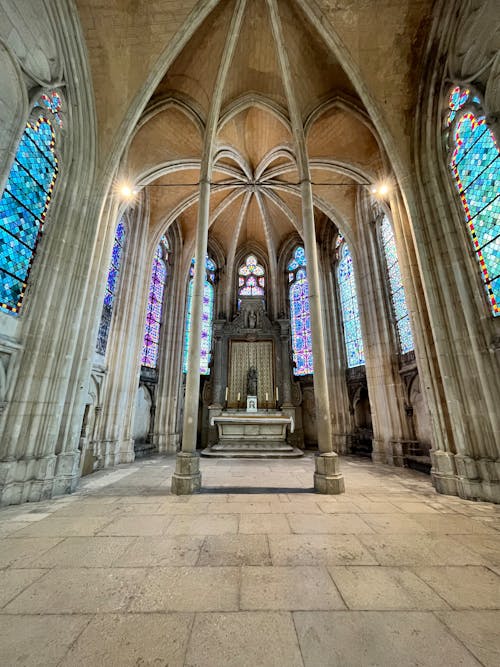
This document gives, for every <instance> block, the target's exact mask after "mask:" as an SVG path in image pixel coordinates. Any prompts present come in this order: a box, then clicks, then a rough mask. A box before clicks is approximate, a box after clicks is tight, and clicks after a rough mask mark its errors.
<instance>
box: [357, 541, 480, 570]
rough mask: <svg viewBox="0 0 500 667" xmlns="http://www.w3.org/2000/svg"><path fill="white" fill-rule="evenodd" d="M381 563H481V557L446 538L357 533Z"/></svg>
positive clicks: (423, 564)
mask: <svg viewBox="0 0 500 667" xmlns="http://www.w3.org/2000/svg"><path fill="white" fill-rule="evenodd" d="M358 537H359V539H360V541H361V542H362V543H363V545H364V546H365V547H366V548H367V549H368V550H369V551H370V552H371V553H372V554H373V556H374V557H375V558H376V559H377V561H378V562H379V563H380V565H422V566H425V565H482V564H483V562H484V558H482V557H481V556H480V555H479V554H477V553H475V552H474V551H472V549H468V548H467V547H464V546H461V545H459V544H457V543H456V542H454V541H453V540H452V539H451V538H449V537H439V536H433V535H428V534H425V535H424V534H421V535H359V536H358Z"/></svg>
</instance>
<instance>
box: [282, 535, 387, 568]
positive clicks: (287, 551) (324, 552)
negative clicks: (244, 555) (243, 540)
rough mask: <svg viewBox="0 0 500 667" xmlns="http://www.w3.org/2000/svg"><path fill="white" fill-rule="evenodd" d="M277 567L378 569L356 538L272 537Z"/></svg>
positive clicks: (340, 536) (349, 536) (319, 536)
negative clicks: (353, 566) (329, 566)
mask: <svg viewBox="0 0 500 667" xmlns="http://www.w3.org/2000/svg"><path fill="white" fill-rule="evenodd" d="M269 547H270V549H271V559H272V562H273V565H315V564H318V563H330V564H332V565H351V564H353V565H376V564H377V561H376V560H375V558H374V557H373V556H372V555H371V554H370V552H369V551H368V549H366V548H365V547H364V546H363V545H362V544H361V542H360V541H359V539H358V538H357V537H355V536H354V535H269Z"/></svg>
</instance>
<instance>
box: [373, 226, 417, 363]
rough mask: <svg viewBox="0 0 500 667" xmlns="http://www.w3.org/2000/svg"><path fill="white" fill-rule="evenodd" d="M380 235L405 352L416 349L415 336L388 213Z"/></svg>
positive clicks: (400, 346) (399, 340) (402, 346)
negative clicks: (412, 330) (412, 331)
mask: <svg viewBox="0 0 500 667" xmlns="http://www.w3.org/2000/svg"><path fill="white" fill-rule="evenodd" d="M380 235H381V239H382V250H383V253H384V259H385V266H386V270H387V277H388V280H389V292H390V296H391V306H392V313H393V317H394V321H395V323H396V330H397V332H398V342H399V350H400V352H401V353H402V354H405V353H406V352H410V351H411V350H413V349H414V345H413V336H412V333H411V327H410V316H409V314H408V307H407V305H406V296H405V290H404V287H403V282H402V280H401V270H400V268H399V261H398V254H397V251H396V241H395V239H394V231H393V229H392V225H391V223H390V221H389V218H388V217H387V215H384V218H383V220H382V224H381V226H380Z"/></svg>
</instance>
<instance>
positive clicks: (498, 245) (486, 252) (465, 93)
mask: <svg viewBox="0 0 500 667" xmlns="http://www.w3.org/2000/svg"><path fill="white" fill-rule="evenodd" d="M448 106H449V110H448V116H447V124H448V126H450V127H451V130H450V135H451V136H450V138H451V139H452V141H453V143H452V146H451V149H452V154H451V160H450V164H449V167H450V171H451V173H452V175H453V178H454V180H455V186H456V188H457V190H458V194H459V196H460V201H461V202H462V208H463V212H464V217H465V221H466V224H467V229H468V233H469V238H470V240H471V244H472V249H473V251H474V254H475V256H476V260H477V263H478V267H479V271H480V274H481V279H482V281H483V284H484V288H485V291H486V295H487V298H488V301H489V306H490V309H491V312H492V314H493V315H494V316H495V317H496V316H499V315H500V159H499V156H500V152H499V149H498V144H497V141H496V139H495V136H494V134H493V132H492V131H491V130H490V128H489V127H488V124H487V122H486V116H485V114H484V111H483V110H482V108H481V100H480V99H479V97H477V95H473V94H471V92H470V91H469V89H468V88H460V87H458V86H457V87H455V88H453V90H452V91H451V92H450V97H449V103H448Z"/></svg>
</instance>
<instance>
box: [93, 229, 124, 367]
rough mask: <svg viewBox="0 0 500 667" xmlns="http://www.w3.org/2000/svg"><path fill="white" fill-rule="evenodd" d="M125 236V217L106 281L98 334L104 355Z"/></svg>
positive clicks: (98, 345) (100, 347)
mask: <svg viewBox="0 0 500 667" xmlns="http://www.w3.org/2000/svg"><path fill="white" fill-rule="evenodd" d="M125 236H126V228H125V222H124V219H123V218H121V220H120V222H119V223H118V225H117V227H116V232H115V241H114V243H113V250H112V251H111V261H110V264H109V270H108V278H107V281H106V293H105V295H104V303H103V306H102V313H101V321H100V323H99V332H98V334H97V342H96V351H97V352H98V353H99V354H102V355H105V354H106V347H107V344H108V337H109V330H110V328H111V316H112V314H113V301H114V299H115V295H116V290H117V286H118V278H119V275H120V266H121V260H122V253H123V246H124V243H125Z"/></svg>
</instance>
